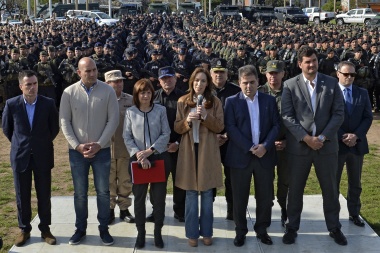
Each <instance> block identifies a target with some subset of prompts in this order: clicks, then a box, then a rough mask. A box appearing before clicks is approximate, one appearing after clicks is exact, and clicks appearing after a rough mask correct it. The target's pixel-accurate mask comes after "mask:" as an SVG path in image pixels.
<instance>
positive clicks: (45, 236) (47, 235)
mask: <svg viewBox="0 0 380 253" xmlns="http://www.w3.org/2000/svg"><path fill="white" fill-rule="evenodd" d="M41 237H42V238H43V239H45V242H46V243H47V244H50V245H55V244H57V239H56V238H55V237H54V235H52V234H51V232H50V230H49V231H45V232H41Z"/></svg>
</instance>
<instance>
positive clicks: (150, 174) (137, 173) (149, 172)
mask: <svg viewBox="0 0 380 253" xmlns="http://www.w3.org/2000/svg"><path fill="white" fill-rule="evenodd" d="M131 168H132V170H131V171H132V175H131V176H132V183H134V184H148V183H159V182H165V181H166V177H165V164H164V160H155V161H154V162H153V163H152V167H150V169H143V168H142V167H141V166H140V165H139V163H138V162H131Z"/></svg>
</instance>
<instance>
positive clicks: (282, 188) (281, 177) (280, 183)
mask: <svg viewBox="0 0 380 253" xmlns="http://www.w3.org/2000/svg"><path fill="white" fill-rule="evenodd" d="M276 168H277V194H276V196H277V202H278V204H279V205H280V207H281V209H286V199H287V197H288V190H289V169H288V161H287V157H286V152H285V151H283V150H281V151H277V166H276Z"/></svg>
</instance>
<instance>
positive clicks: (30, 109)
mask: <svg viewBox="0 0 380 253" xmlns="http://www.w3.org/2000/svg"><path fill="white" fill-rule="evenodd" d="M23 98H24V103H25V108H26V113H27V114H28V120H29V125H30V129H32V126H33V118H34V111H35V110H36V103H37V98H36V100H34V102H33V103H32V104H29V103H28V102H27V101H26V100H25V97H23Z"/></svg>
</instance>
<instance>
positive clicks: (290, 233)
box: [282, 228, 297, 244]
mask: <svg viewBox="0 0 380 253" xmlns="http://www.w3.org/2000/svg"><path fill="white" fill-rule="evenodd" d="M296 237H297V231H295V230H294V229H291V228H289V229H287V230H285V234H284V236H283V237H282V242H283V243H284V244H293V243H295V242H296Z"/></svg>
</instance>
